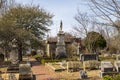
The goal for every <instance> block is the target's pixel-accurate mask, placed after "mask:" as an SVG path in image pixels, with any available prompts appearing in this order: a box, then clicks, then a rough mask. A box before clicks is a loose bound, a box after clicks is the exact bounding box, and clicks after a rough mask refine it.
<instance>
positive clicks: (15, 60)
mask: <svg viewBox="0 0 120 80" xmlns="http://www.w3.org/2000/svg"><path fill="white" fill-rule="evenodd" d="M10 61H11V63H12V64H17V63H18V54H17V53H16V52H15V51H12V52H11V53H10Z"/></svg>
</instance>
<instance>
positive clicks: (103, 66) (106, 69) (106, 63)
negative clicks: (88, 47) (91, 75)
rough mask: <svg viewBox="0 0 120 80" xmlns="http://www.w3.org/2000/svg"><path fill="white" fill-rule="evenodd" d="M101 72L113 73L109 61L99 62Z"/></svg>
mask: <svg viewBox="0 0 120 80" xmlns="http://www.w3.org/2000/svg"><path fill="white" fill-rule="evenodd" d="M101 71H102V72H113V65H112V63H111V62H110V61H102V62H101Z"/></svg>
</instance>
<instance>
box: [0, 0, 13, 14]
mask: <svg viewBox="0 0 120 80" xmlns="http://www.w3.org/2000/svg"><path fill="white" fill-rule="evenodd" d="M14 4H15V0H0V14H4V13H5V12H6V10H8V9H9V8H10V7H13V6H14Z"/></svg>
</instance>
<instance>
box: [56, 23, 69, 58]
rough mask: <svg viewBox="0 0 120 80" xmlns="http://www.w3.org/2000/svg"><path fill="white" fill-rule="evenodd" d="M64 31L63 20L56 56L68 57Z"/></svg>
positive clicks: (58, 35)
mask: <svg viewBox="0 0 120 80" xmlns="http://www.w3.org/2000/svg"><path fill="white" fill-rule="evenodd" d="M64 35H65V34H64V32H63V31H62V21H61V22H60V29H59V33H58V34H57V44H56V45H57V48H56V58H66V57H67V55H66V49H65V41H64Z"/></svg>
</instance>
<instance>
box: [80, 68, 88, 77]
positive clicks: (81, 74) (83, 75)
mask: <svg viewBox="0 0 120 80" xmlns="http://www.w3.org/2000/svg"><path fill="white" fill-rule="evenodd" d="M86 78H87V72H86V71H84V70H80V79H86Z"/></svg>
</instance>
